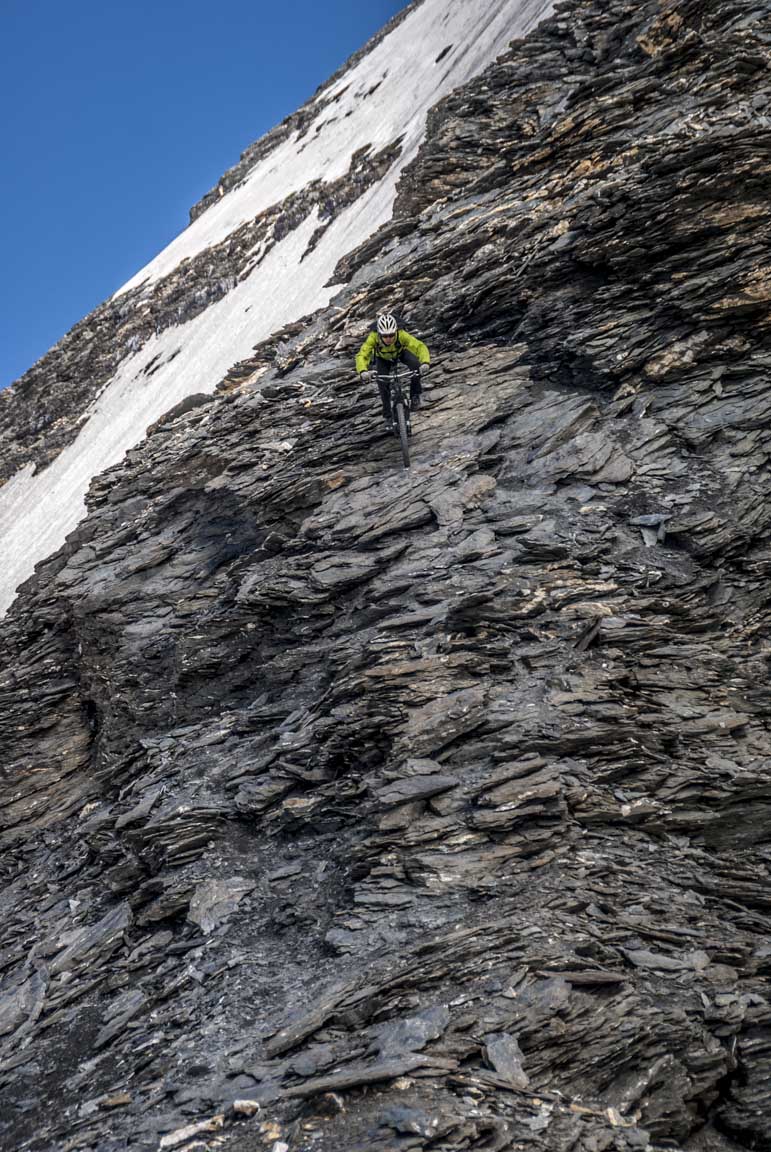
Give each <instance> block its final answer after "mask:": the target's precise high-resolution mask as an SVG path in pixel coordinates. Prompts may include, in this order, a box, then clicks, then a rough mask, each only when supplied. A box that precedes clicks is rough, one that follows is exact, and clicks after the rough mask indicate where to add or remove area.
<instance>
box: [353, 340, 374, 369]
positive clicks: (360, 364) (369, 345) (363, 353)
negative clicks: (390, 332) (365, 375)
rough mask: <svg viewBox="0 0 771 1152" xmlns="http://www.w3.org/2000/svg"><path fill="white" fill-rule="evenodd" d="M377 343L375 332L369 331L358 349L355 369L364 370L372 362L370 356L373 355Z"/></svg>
mask: <svg viewBox="0 0 771 1152" xmlns="http://www.w3.org/2000/svg"><path fill="white" fill-rule="evenodd" d="M376 344H377V333H376V332H370V334H369V336H368V337H367V339H366V340H365V341H364V343H363V344H362V346H361V348H360V349H359V355H358V356H357V357H356V371H357V372H366V371H367V369H368V368H369V366H370V364H371V363H372V357H373V356H374V355H375V346H376Z"/></svg>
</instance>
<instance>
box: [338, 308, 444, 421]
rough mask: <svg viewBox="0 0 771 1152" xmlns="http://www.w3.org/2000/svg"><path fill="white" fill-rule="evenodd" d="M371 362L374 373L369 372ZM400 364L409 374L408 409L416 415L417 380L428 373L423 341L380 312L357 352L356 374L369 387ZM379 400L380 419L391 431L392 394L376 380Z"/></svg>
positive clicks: (428, 360)
mask: <svg viewBox="0 0 771 1152" xmlns="http://www.w3.org/2000/svg"><path fill="white" fill-rule="evenodd" d="M373 360H374V370H372V369H371V368H370V365H371V364H372V362H373ZM395 360H400V361H401V362H402V363H403V364H406V365H407V367H408V368H410V369H411V370H412V376H411V377H410V408H411V410H412V411H413V412H416V411H417V410H418V408H420V394H421V391H422V388H421V382H420V378H421V376H425V374H426V373H427V372H428V370H429V365H430V363H431V356H430V354H429V351H428V348H427V347H426V345H425V344H424V343H423V341H422V340H418V339H417V337H415V336H410V334H409V332H405V331H404V329H403V328H400V327H399V324H398V322H397V320H396V317H395V316H394V315H393V314H392V313H391V312H383V313H382V314H381V315H380V316H378V318H377V322H376V324H375V327H374V328H373V329H372V330H371V331H370V333H369V335H368V336H367V339H366V340H365V341H364V343H363V344H362V346H361V348H360V349H359V354H358V356H357V357H356V371H357V372H358V373H359V376H360V377H361V379H362V381H363V382H364V383H365V384H369V383H370V381H371V380H372V378H373V377H374V376H375V375H377V376H383V375H385V374H386V373H387V372H388V371H389V369H390V367H391V365H392V364H393V362H394V361H395ZM378 388H379V389H380V400H381V402H382V405H383V419H384V420H385V422H386V427H387V428H388V430H389V431H390V430H391V428H392V426H393V417H392V414H391V392H390V389H389V386H388V381H387V380H382V379H379V380H378Z"/></svg>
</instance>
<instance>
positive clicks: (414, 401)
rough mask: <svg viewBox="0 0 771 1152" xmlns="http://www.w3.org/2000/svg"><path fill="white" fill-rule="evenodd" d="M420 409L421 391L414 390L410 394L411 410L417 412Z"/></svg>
mask: <svg viewBox="0 0 771 1152" xmlns="http://www.w3.org/2000/svg"><path fill="white" fill-rule="evenodd" d="M419 409H420V392H413V394H412V395H411V396H410V411H411V412H417V411H418V410H419Z"/></svg>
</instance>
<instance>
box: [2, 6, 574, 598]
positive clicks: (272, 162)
mask: <svg viewBox="0 0 771 1152" xmlns="http://www.w3.org/2000/svg"><path fill="white" fill-rule="evenodd" d="M550 10H551V0H514V2H511V0H471V2H469V0H419V2H416V3H413V4H411V5H409V6H408V8H407V10H406V11H405V13H404V14H402V15H401V16H399V17H397V18H396V19H395V20H393V21H392V22H391V24H390V25H389V26H388V27H387V28H386V29H385V30H384V32H383V33H382V34H381V35H379V36H377V37H375V39H374V40H373V41H372V42H371V43H370V44H368V45H367V47H366V49H364V50H363V51H362V52H360V53H357V54H356V55H355V56H354V57H353V58H352V59H351V60H350V61H349V63H348V65H347V66H346V67H345V68H344V69H342V70H341V72H339V73H338V74H337V76H335V77H333V78H332V80H330V81H329V82H328V83H327V84H325V85H323V86H322V88H321V89H319V91H318V92H317V93H316V95H315V96H314V97H313V99H312V100H310V101H309V102H308V104H307V105H305V107H304V108H302V109H300V111H299V112H298V113H296V114H295V115H293V116H290V117H289V119H288V120H287V121H285V123H284V124H282V125H280V126H279V127H278V128H277V129H275V130H274V131H273V132H271V133H269V134H268V136H266V137H265V138H264V139H263V140H261V141H259V142H258V143H257V144H256V145H255V146H254V147H253V148H250V149H248V150H247V152H246V153H244V156H243V157H242V159H241V162H240V163H239V164H238V165H237V166H236V167H235V168H234V169H233V170H232V171H231V172H229V173H227V174H226V176H225V177H223V180H222V181H221V182H220V184H219V185H218V187H217V188H216V189H215V190H214V191H213V192H212V193H211V194H210V195H209V196H207V197H205V198H204V201H203V203H202V204H200V205H197V206H196V208H195V209H194V211H193V214H192V215H193V217H194V219H193V221H192V223H191V225H190V227H189V228H187V229H186V230H185V231H184V232H182V233H181V235H180V236H178V237H177V239H176V240H174V241H173V242H172V243H171V244H170V245H169V246H168V247H167V248H166V249H165V250H164V251H163V252H161V253H160V255H159V256H158V257H156V259H155V260H153V261H152V262H151V263H150V264H149V265H148V266H147V267H146V268H143V269H142V270H141V271H140V272H139V273H137V275H136V276H135V277H133V279H132V280H131V281H130V282H129V283H128V284H125V285H124V286H123V288H122V289H121V290H120V292H118V293H117V294H116V295H115V296H114V297H113V298H112V299H111V300H108V301H107V302H106V303H105V304H104V305H102V307H100V308H98V309H96V311H95V312H93V313H92V314H91V315H90V316H88V317H86V319H85V320H83V321H82V322H81V323H80V324H78V325H76V326H75V327H74V328H73V329H72V331H71V332H70V333H68V335H67V336H66V337H65V338H64V339H63V340H62V341H61V342H60V343H59V344H58V345H57V346H56V348H54V349H53V350H52V352H50V353H49V354H48V355H47V356H45V357H43V359H42V360H41V361H40V362H39V363H38V364H37V365H35V367H34V368H32V369H31V370H30V371H29V372H27V373H26V374H25V375H24V376H23V377H22V379H21V380H20V381H19V382H18V383H17V384H16V385H15V386H14V387H13V388H12V389H10V390H8V391H7V392H4V393H2V394H0V482H2V481H7V482H6V483H5V485H4V486H3V487H0V541H2V547H3V556H4V563H3V566H2V570H0V613H2V612H4V611H5V610H6V609H7V607H8V605H9V604H10V603H11V602H12V600H13V598H14V594H15V590H16V588H17V586H18V585H19V584H20V583H21V582H22V581H23V580H25V579H26V578H27V577H28V576H30V575H31V574H32V571H33V568H34V565H35V564H36V563H37V562H38V561H40V560H43V559H44V558H45V557H46V556H49V555H50V554H51V553H52V552H54V551H55V550H56V549H57V548H59V547H60V546H61V545H62V544H63V543H64V540H65V537H66V534H67V533H68V532H69V531H71V530H72V529H73V528H74V527H75V526H76V524H77V523H78V522H79V521H80V519H81V518H82V516H83V514H84V510H85V509H84V503H83V501H84V497H85V494H86V490H87V488H88V485H89V483H90V481H91V479H92V477H93V476H95V475H96V474H97V473H98V472H101V471H103V470H104V469H105V468H108V467H110V466H111V465H113V464H116V463H117V462H118V461H119V460H121V459H122V457H123V455H124V454H125V452H126V451H127V449H129V448H131V447H132V446H133V445H135V444H137V443H138V442H139V441H140V440H142V439H143V438H144V436H145V433H146V430H147V428H148V427H149V426H150V425H152V424H153V423H154V422H155V421H156V420H157V419H158V418H159V417H160V416H161V415H163V414H164V413H166V412H168V411H169V410H170V409H172V408H174V407H175V406H176V405H177V404H178V403H181V402H183V401H185V399H186V398H189V397H190V396H193V395H198V394H206V393H211V392H213V391H214V390H215V388H216V387H217V385H218V384H219V382H220V380H221V379H222V377H223V376H224V375H225V373H226V372H228V371H229V370H230V369H231V368H232V367H233V365H234V364H236V363H237V362H238V361H239V360H241V359H242V358H243V357H244V356H248V355H250V354H251V352H252V351H253V349H254V346H255V345H256V344H257V343H258V342H259V341H261V340H264V339H265V338H266V337H268V336H270V335H271V334H272V333H274V332H275V331H276V330H277V329H279V328H281V327H282V326H283V325H285V324H287V323H289V322H291V321H295V320H297V319H298V318H300V317H302V316H303V315H305V314H308V313H310V312H313V311H315V310H316V309H317V308H319V307H321V306H322V305H325V304H326V303H327V302H328V301H329V299H330V297H331V295H332V291H333V290H332V287H331V284H330V278H331V277H332V274H333V271H334V269H335V266H336V265H337V264H338V262H339V261H340V260H341V258H342V257H344V256H345V255H346V253H349V252H350V251H351V250H352V249H354V248H355V247H356V246H357V245H359V244H360V243H361V242H362V241H364V240H365V239H366V238H367V237H369V236H371V235H372V233H373V232H375V231H376V230H377V228H378V226H379V225H380V224H382V223H384V222H385V221H386V220H388V219H389V217H390V216H391V212H392V208H393V202H394V197H395V192H396V182H397V180H398V178H399V175H400V173H401V171H402V169H403V168H404V166H405V165H406V164H407V163H409V161H410V160H411V159H413V157H414V156H415V153H416V151H417V149H418V146H419V144H420V142H421V140H422V139H423V138H424V134H425V127H426V114H427V112H428V109H429V108H430V107H431V105H433V104H434V103H436V101H437V100H438V99H439V98H440V97H441V96H443V95H445V94H446V93H447V92H449V91H450V90H451V89H453V88H454V87H456V86H457V85H459V84H462V83H463V82H464V81H467V80H469V79H470V78H471V77H472V76H474V75H475V74H476V73H477V72H479V71H480V70H481V69H482V68H483V67H484V66H485V65H486V64H488V63H489V62H490V60H492V59H494V58H495V57H496V55H497V54H498V53H500V52H502V51H503V50H504V49H505V48H506V45H507V44H508V42H509V41H510V40H511V38H512V37H513V36H515V35H521V34H522V33H523V32H524V31H526V30H527V29H528V28H530V27H531V26H532V25H533V23H534V22H535V21H536V20H537V19H538V18H540V17H541V16H543V15H544V14H545V13H547V12H549V11H550ZM204 209H205V210H204Z"/></svg>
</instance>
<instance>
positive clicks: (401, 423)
mask: <svg viewBox="0 0 771 1152" xmlns="http://www.w3.org/2000/svg"><path fill="white" fill-rule="evenodd" d="M396 424H397V427H398V429H399V441H400V442H401V446H402V463H403V464H404V467H405V468H409V466H410V441H409V437H408V435H407V417H406V416H405V414H404V405H403V404H402V403H401V402H399V403H398V404H397V405H396Z"/></svg>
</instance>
